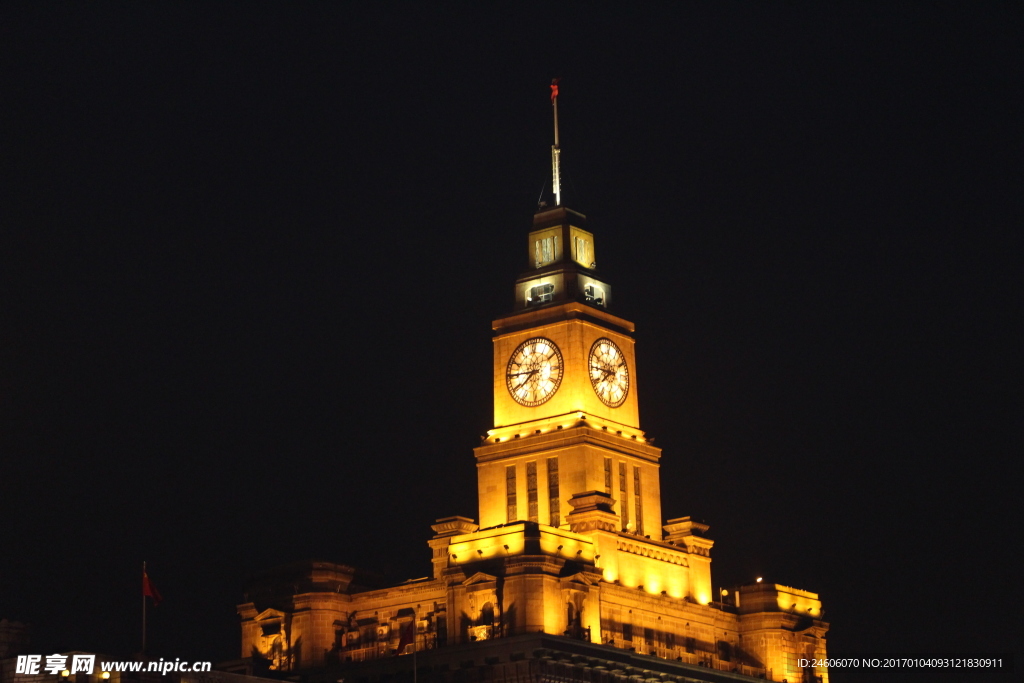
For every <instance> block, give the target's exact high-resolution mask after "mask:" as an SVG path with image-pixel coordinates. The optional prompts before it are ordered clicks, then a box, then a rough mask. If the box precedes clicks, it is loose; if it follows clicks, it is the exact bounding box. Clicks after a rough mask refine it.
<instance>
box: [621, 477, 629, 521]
mask: <svg viewBox="0 0 1024 683" xmlns="http://www.w3.org/2000/svg"><path fill="white" fill-rule="evenodd" d="M619 510H620V511H621V514H622V528H623V529H628V528H629V498H628V496H627V494H626V463H624V462H620V463H619Z"/></svg>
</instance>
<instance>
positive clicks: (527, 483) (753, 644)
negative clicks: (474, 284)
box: [238, 82, 828, 683]
mask: <svg viewBox="0 0 1024 683" xmlns="http://www.w3.org/2000/svg"><path fill="white" fill-rule="evenodd" d="M557 94H558V90H557V82H556V83H553V84H552V98H551V103H552V107H553V109H554V113H555V145H554V146H553V147H552V166H553V171H554V173H553V183H552V185H553V187H554V189H555V205H554V207H542V208H541V209H540V210H539V211H537V212H536V213H535V214H534V216H533V222H532V225H531V226H530V228H529V231H528V235H527V239H526V267H525V270H524V271H523V273H522V274H521V275H520V276H519V278H518V279H517V280H516V282H515V290H514V292H515V293H514V302H513V305H512V307H511V310H510V311H509V312H508V313H507V314H506V315H503V316H501V317H499V318H498V319H496V320H494V321H493V322H492V324H491V326H492V329H493V332H494V338H493V349H494V365H493V373H492V383H493V390H494V426H493V428H492V429H490V430H489V431H488V432H487V435H486V436H485V437H483V439H482V442H481V444H480V445H479V446H477V447H476V448H475V449H474V455H475V459H476V467H477V483H478V489H479V491H478V492H479V515H480V516H479V519H478V520H476V521H474V520H473V519H469V518H467V517H461V516H456V517H443V518H441V519H438V520H437V523H436V524H434V525H432V526H431V528H432V529H433V531H434V535H433V537H431V538H430V539H429V541H428V542H427V543H428V546H429V547H430V552H431V563H432V564H433V576H432V577H424V578H421V579H413V580H409V581H405V582H403V583H401V584H398V585H396V586H382V585H378V584H375V583H374V580H373V577H372V576H371V575H368V574H364V573H362V572H360V571H359V570H357V569H355V568H353V567H350V566H347V565H339V564H334V563H329V562H308V563H300V564H293V565H286V566H284V567H281V568H278V569H276V570H273V571H272V572H269V573H268V574H267V575H266V576H260V577H257V578H256V579H254V580H253V582H252V583H251V585H250V587H249V589H248V591H247V594H246V596H247V597H246V603H244V604H242V605H239V608H238V609H239V614H240V615H241V616H242V656H243V657H250V656H258V657H259V658H260V659H262V660H264V661H267V662H270V664H271V666H272V668H275V669H277V670H279V671H282V672H285V671H298V672H301V671H304V670H314V669H317V668H318V667H324V666H335V665H337V666H350V665H351V666H353V667H355V666H360V664H359V663H366V662H367V661H368V660H374V659H385V658H389V657H392V656H394V655H401V654H409V653H410V652H411V653H413V663H412V666H413V667H416V663H415V662H416V659H415V657H416V655H415V653H417V652H419V653H420V655H419V656H420V658H421V659H420V662H421V663H425V664H426V665H427V666H426V668H424V667H423V666H421V667H420V668H418V669H416V670H417V671H420V670H423V671H434V672H449V671H450V667H451V666H453V665H454V666H455V667H456V668H459V669H465V668H466V667H467V660H468V658H474V657H475V658H476V659H477V660H482V661H484V662H486V665H485V666H486V668H487V673H486V677H488V678H494V680H495V681H498V683H501V681H511V680H512V678H513V677H514V678H515V680H516V681H520V680H527V681H532V680H541V679H542V678H544V679H545V680H546V679H547V678H549V677H555V678H564V677H566V676H571V677H574V678H578V677H580V676H584V673H585V672H586V671H587V670H588V669H587V667H592V668H593V672H594V676H593V677H589V676H590V674H585V676H584V677H583V678H580V679H579V680H589V681H597V680H601V681H604V680H606V679H607V680H611V678H608V677H609V676H611V677H612V678H615V679H616V680H626V677H627V676H629V677H630V678H636V677H637V676H636V675H635V674H636V673H637V672H644V675H645V676H646V677H647V678H648V679H650V678H651V676H655V675H658V676H661V677H662V678H666V676H670V677H671V678H672V679H673V680H675V679H679V680H682V678H683V677H685V678H686V679H687V680H704V681H720V680H725V679H724V678H723V676H726V677H730V676H733V675H734V674H739V676H738V678H737V679H740V678H742V679H745V680H757V679H768V680H775V681H779V680H791V681H793V680H797V679H798V678H799V679H801V680H808V679H809V678H810V677H811V676H812V675H813V676H817V680H818V681H821V683H828V672H827V670H826V669H825V668H824V667H810V666H807V665H805V664H802V663H801V662H807V661H824V660H825V658H826V648H825V633H826V632H827V631H828V624H827V623H825V622H824V621H822V619H821V617H822V610H821V601H820V600H819V599H818V596H817V595H816V594H815V593H811V592H809V591H804V590H801V589H797V588H791V587H788V586H784V585H781V584H775V583H767V582H762V581H761V579H758V580H757V582H756V583H753V584H748V585H746V586H741V587H739V588H738V589H737V590H735V591H733V597H732V599H731V600H729V601H727V600H726V599H725V598H726V591H722V590H721V589H719V591H718V592H717V593H716V592H715V591H714V590H713V584H712V581H711V549H712V546H713V545H714V541H712V540H711V539H710V538H708V537H707V535H706V532H707V530H708V526H707V525H706V524H703V523H701V522H698V521H696V520H694V519H691V518H690V517H680V518H676V519H669V520H666V521H665V522H664V523H663V521H662V517H661V484H660V471H659V461H660V459H661V449H659V448H656V447H655V446H654V445H653V444H652V443H651V440H650V439H648V438H647V437H646V436H645V435H644V432H643V430H641V429H640V412H639V392H638V386H639V383H638V369H637V365H636V354H635V352H634V339H633V332H634V327H633V323H631V322H629V321H628V320H626V319H624V318H620V317H618V316H617V315H615V314H614V313H613V312H612V309H611V303H612V288H611V286H610V284H609V283H608V282H607V281H606V280H605V279H604V278H603V276H602V275H601V274H600V272H599V270H598V257H597V251H596V248H595V237H594V234H593V233H592V232H590V231H589V229H588V228H587V221H586V216H584V215H583V214H581V213H578V212H576V211H573V210H571V209H569V208H567V207H565V206H564V205H563V204H562V203H561V193H560V191H559V169H558V159H559V149H558V133H557V131H558V123H557V121H558V100H557ZM491 640H496V641H497V642H496V643H494V644H491V643H489V642H488V641H491ZM448 645H458V646H459V647H456V648H448V647H446V646H448ZM612 648H617V649H618V652H616V653H614V654H612V653H611V649H612ZM623 651H625V653H624V652H623ZM527 652H532V653H533V656H534V658H535V660H531V661H529V662H526V661H521V660H524V658H525V656H526V655H525V653H527ZM584 654H586V656H585V657H584V656H582V655H584ZM563 655H564V656H565V661H566V662H569V661H571V662H572V664H571V666H572V669H571V670H568V673H567V672H566V671H563V670H562V669H559V670H558V671H559V672H560V673H557V674H552V675H551V676H548V675H547V674H544V675H543V676H542V675H541V672H543V671H546V670H547V669H544V668H543V667H544V666H546V664H545V663H544V662H547V661H554V660H555V659H558V658H561V657H562V656H563ZM584 660H585V661H584ZM627 661H628V662H630V663H629V664H628V665H627V664H625V663H624V662H627ZM468 664H469V665H473V662H472V661H469V662H468ZM538 667H541V668H538ZM396 670H398V669H395V668H389V667H384V666H382V667H381V668H379V669H376V671H377V674H381V672H387V673H386V677H393V675H394V673H395V671H396ZM712 670H717V671H712ZM598 672H600V673H598ZM659 672H660V673H659ZM724 672H728V673H724ZM620 674H621V675H620ZM421 675H422V674H421ZM481 675H482V674H481ZM375 676H376V674H375V675H374V676H363V675H362V674H358V675H354V677H355V678H362V679H365V680H382V679H381V678H376V677H375ZM438 676H440V677H439V678H434V679H432V680H441V679H442V678H444V679H447V678H448V675H447V673H444V674H440V673H438ZM474 676H478V674H474ZM347 677H348V675H347V674H346V676H345V678H347ZM428 677H429V676H428ZM748 677H752V678H748ZM321 678H325V679H327V678H329V679H330V680H341V678H340V677H339V676H338V675H336V672H335V671H334V670H332V673H331V675H329V676H326V677H325V676H321ZM666 680H667V679H666Z"/></svg>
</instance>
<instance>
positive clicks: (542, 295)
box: [526, 283, 555, 306]
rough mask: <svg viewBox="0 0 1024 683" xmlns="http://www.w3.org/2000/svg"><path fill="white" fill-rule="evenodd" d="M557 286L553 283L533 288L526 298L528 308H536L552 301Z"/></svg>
mask: <svg viewBox="0 0 1024 683" xmlns="http://www.w3.org/2000/svg"><path fill="white" fill-rule="evenodd" d="M554 293H555V286H554V285H553V284H551V283H547V284H543V285H537V286H536V287H531V288H530V291H529V293H528V294H527V297H526V305H527V306H536V305H537V304H545V303H547V302H549V301H551V298H552V297H553V296H554Z"/></svg>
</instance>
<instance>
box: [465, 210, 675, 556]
mask: <svg viewBox="0 0 1024 683" xmlns="http://www.w3.org/2000/svg"><path fill="white" fill-rule="evenodd" d="M526 246H527V269H526V271H525V272H523V273H522V274H521V275H520V276H519V278H518V279H517V280H516V283H515V302H514V305H513V310H512V312H511V313H509V314H508V315H505V316H502V317H501V318H498V319H497V320H495V321H494V322H493V323H492V328H493V330H494V374H493V382H494V428H493V429H491V430H490V431H489V432H488V435H487V439H486V442H485V443H484V444H483V445H481V446H480V447H478V448H477V449H476V459H477V468H478V474H479V494H480V496H479V500H480V526H481V527H484V528H486V527H491V526H496V525H499V524H507V523H510V522H516V521H530V522H541V523H543V524H549V525H551V526H554V527H561V528H565V529H568V528H569V526H568V522H567V515H568V514H569V513H570V512H571V511H572V509H571V507H570V505H569V499H570V498H571V497H572V496H573V495H575V494H577V493H581V492H584V491H599V492H603V493H605V494H606V495H608V496H610V498H611V499H612V500H613V501H614V506H615V511H616V515H617V520H618V521H617V527H618V529H617V530H620V531H625V532H628V533H634V534H637V535H641V536H651V537H652V538H657V539H659V540H660V538H661V533H660V531H661V527H660V519H661V495H660V490H659V489H660V486H659V476H658V459H659V458H660V456H661V451H660V449H658V448H655V447H654V446H652V445H651V444H650V443H648V441H647V439H646V438H645V436H644V433H643V431H641V429H640V418H639V410H638V402H637V373H636V355H635V353H634V340H633V336H632V334H633V330H634V326H633V323H631V322H629V321H628V320H625V319H623V318H620V317H618V316H616V315H614V314H612V313H611V312H609V307H610V304H611V293H612V292H611V286H610V285H609V284H608V283H607V282H606V281H605V280H603V279H601V278H600V276H599V274H598V270H597V255H596V249H595V241H594V235H593V233H591V232H590V231H588V230H587V228H586V216H584V215H583V214H581V213H577V212H576V211H573V210H571V209H568V208H566V207H563V206H556V207H554V208H542V209H541V210H540V211H538V212H537V213H536V214H535V215H534V217H533V226H532V229H531V231H530V233H529V236H528V238H527V245H526ZM645 520H646V523H645Z"/></svg>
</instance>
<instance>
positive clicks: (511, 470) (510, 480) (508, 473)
mask: <svg viewBox="0 0 1024 683" xmlns="http://www.w3.org/2000/svg"><path fill="white" fill-rule="evenodd" d="M505 506H506V520H505V521H506V522H514V521H516V518H517V517H518V516H519V515H518V513H517V512H516V466H515V465H509V466H508V467H506V468H505Z"/></svg>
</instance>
